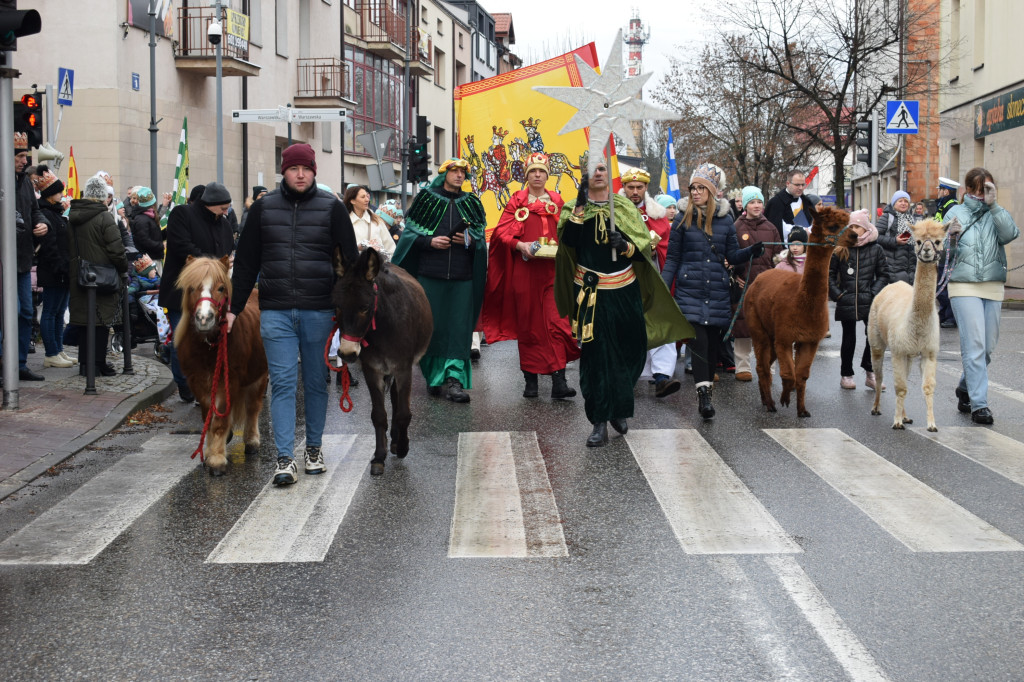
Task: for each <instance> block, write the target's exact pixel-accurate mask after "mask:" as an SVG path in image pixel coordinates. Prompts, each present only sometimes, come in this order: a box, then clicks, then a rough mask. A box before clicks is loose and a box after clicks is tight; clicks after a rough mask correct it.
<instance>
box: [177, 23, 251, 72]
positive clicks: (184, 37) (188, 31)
mask: <svg viewBox="0 0 1024 682" xmlns="http://www.w3.org/2000/svg"><path fill="white" fill-rule="evenodd" d="M216 15H217V11H216V9H214V8H212V7H180V8H178V40H177V41H176V42H175V47H174V65H175V66H176V67H177V68H179V69H181V70H183V71H188V72H190V73H196V74H200V75H203V76H216V75H217V48H216V46H215V45H213V44H211V43H210V40H209V38H208V37H207V31H208V29H209V26H210V23H211V22H212V21H213V20H214V18H215V17H216ZM221 26H227V9H226V8H221ZM221 73H222V74H223V75H225V76H258V75H260V67H258V66H257V65H255V64H251V63H250V62H249V44H248V42H247V41H241V40H237V39H235V37H234V36H229V35H227V33H225V34H224V35H223V36H221Z"/></svg>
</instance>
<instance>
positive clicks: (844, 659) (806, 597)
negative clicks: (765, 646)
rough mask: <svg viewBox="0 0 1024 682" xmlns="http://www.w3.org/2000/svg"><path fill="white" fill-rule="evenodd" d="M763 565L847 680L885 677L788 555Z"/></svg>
mask: <svg viewBox="0 0 1024 682" xmlns="http://www.w3.org/2000/svg"><path fill="white" fill-rule="evenodd" d="M765 563H767V564H768V566H769V567H770V568H771V569H772V571H773V572H774V573H775V576H776V577H777V578H778V579H779V582H780V583H782V586H783V588H785V590H786V592H788V593H789V596H790V598H791V599H792V600H793V602H794V603H795V604H796V605H797V606H798V607H799V608H800V610H801V611H802V612H803V614H804V617H805V618H806V619H807V622H808V623H810V624H811V627H813V628H814V629H815V631H817V633H818V636H819V637H820V638H821V640H822V641H823V642H824V643H825V646H827V647H828V648H829V650H830V651H831V652H832V655H833V656H835V657H836V660H837V661H839V665H841V666H843V669H844V670H845V671H846V674H847V675H849V676H850V679H851V680H855V681H857V682H883V681H884V680H888V679H889V678H888V677H887V676H886V674H885V672H884V671H883V670H882V669H881V668H880V667H879V666H878V663H876V662H875V659H874V658H873V657H872V656H871V653H870V652H868V650H867V649H866V648H865V647H864V645H863V644H861V642H860V640H859V639H857V636H856V635H854V634H853V632H851V631H850V629H849V628H847V627H846V624H845V623H843V620H842V619H841V618H840V617H839V614H838V613H836V611H835V609H833V608H832V605H831V604H829V603H828V601H827V600H826V599H825V597H824V595H822V594H821V592H820V591H819V590H818V588H817V587H816V586H815V585H814V583H813V582H812V581H811V579H810V577H808V575H807V574H806V573H804V570H803V569H802V568H801V567H800V564H798V563H797V562H796V559H794V558H793V557H788V556H770V557H765Z"/></svg>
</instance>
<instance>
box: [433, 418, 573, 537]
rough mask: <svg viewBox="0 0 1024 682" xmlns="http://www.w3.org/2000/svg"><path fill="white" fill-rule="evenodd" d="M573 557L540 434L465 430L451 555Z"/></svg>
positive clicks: (462, 439) (461, 440)
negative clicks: (543, 453) (564, 533)
mask: <svg viewBox="0 0 1024 682" xmlns="http://www.w3.org/2000/svg"><path fill="white" fill-rule="evenodd" d="M568 555H569V550H568V548H567V547H566V544H565V536H564V535H563V533H562V526H561V520H560V518H559V515H558V507H557V505H556V504H555V496H554V493H553V492H552V491H551V483H550V481H549V480H548V475H547V471H546V470H545V468H544V458H543V457H542V456H541V454H540V447H539V446H538V444H537V436H536V434H534V433H532V432H530V433H518V432H517V433H508V432H482V433H461V434H459V463H458V471H457V473H456V478H455V511H454V513H453V515H452V527H451V535H450V537H449V546H448V556H449V557H564V556H568Z"/></svg>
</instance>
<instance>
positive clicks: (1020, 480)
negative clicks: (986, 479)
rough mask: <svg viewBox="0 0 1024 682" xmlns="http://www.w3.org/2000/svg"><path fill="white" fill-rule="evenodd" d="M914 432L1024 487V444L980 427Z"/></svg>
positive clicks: (944, 428)
mask: <svg viewBox="0 0 1024 682" xmlns="http://www.w3.org/2000/svg"><path fill="white" fill-rule="evenodd" d="M914 432H915V433H917V434H919V435H921V436H924V437H925V438H927V439H928V440H931V441H935V442H936V443H938V444H939V445H943V446H945V447H947V448H949V449H950V450H952V451H953V452H956V453H959V454H961V455H963V456H964V457H966V458H967V459H970V460H973V461H975V462H977V463H978V464H981V465H982V466H984V467H987V468H989V469H991V470H992V471H994V472H996V473H997V474H999V475H1000V476H1003V477H1005V478H1008V479H1010V480H1011V481H1013V482H1014V483H1016V484H1018V485H1024V443H1021V442H1019V441H1016V440H1014V439H1012V438H1009V437H1007V436H1004V435H1002V434H1001V433H996V432H995V431H993V430H991V429H979V428H978V427H977V426H960V427H954V426H943V427H942V428H940V429H939V430H938V431H937V432H932V433H929V432H928V431H926V430H924V429H923V428H915V429H914Z"/></svg>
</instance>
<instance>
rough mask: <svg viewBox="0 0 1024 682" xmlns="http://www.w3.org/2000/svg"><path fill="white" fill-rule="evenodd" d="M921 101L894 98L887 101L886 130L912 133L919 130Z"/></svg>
mask: <svg viewBox="0 0 1024 682" xmlns="http://www.w3.org/2000/svg"><path fill="white" fill-rule="evenodd" d="M919 111H920V102H917V101H915V100H901V99H894V100H889V101H888V102H886V103H885V132H886V133H889V134H912V133H916V132H917V127H918V126H917V124H918V121H919V120H920V119H919V118H918V113H919Z"/></svg>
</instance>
